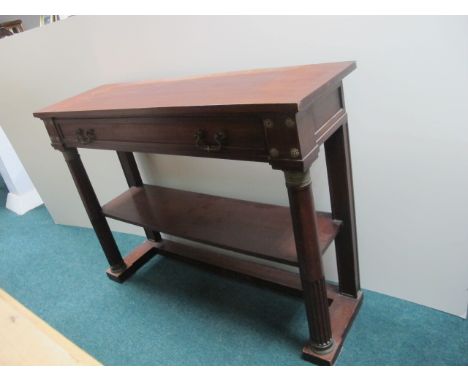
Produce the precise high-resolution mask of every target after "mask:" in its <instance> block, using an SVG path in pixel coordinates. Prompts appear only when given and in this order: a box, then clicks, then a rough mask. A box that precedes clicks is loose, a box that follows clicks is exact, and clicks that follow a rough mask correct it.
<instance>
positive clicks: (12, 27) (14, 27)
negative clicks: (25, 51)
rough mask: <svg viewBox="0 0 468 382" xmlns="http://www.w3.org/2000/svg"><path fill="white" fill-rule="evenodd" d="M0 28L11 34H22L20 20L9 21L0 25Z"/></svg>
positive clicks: (21, 22)
mask: <svg viewBox="0 0 468 382" xmlns="http://www.w3.org/2000/svg"><path fill="white" fill-rule="evenodd" d="M0 28H5V29H7V30H9V31H10V32H11V33H20V32H24V29H23V21H21V20H11V21H5V22H3V23H0Z"/></svg>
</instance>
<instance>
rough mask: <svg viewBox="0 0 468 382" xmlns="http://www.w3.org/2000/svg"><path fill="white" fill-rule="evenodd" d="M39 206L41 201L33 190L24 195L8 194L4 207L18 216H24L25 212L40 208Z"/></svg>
mask: <svg viewBox="0 0 468 382" xmlns="http://www.w3.org/2000/svg"><path fill="white" fill-rule="evenodd" d="M41 204H43V201H42V199H41V197H40V196H39V194H38V193H37V190H36V189H35V188H34V189H32V190H31V191H28V192H25V193H24V194H14V193H12V192H9V193H8V195H7V200H6V205H5V207H6V208H8V209H9V210H10V211H13V212H14V213H16V214H18V215H24V214H25V213H26V212H28V211H30V210H32V209H33V208H36V207H38V206H40V205H41Z"/></svg>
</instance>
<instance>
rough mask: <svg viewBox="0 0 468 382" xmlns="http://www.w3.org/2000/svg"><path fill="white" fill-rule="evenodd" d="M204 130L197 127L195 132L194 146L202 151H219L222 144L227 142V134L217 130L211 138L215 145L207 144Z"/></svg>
mask: <svg viewBox="0 0 468 382" xmlns="http://www.w3.org/2000/svg"><path fill="white" fill-rule="evenodd" d="M205 138H206V132H205V131H204V130H201V129H198V130H197V132H196V133H195V146H197V147H198V148H199V149H202V150H203V151H210V152H211V151H215V152H216V151H221V149H222V148H223V145H225V144H226V143H227V134H226V133H225V132H224V131H218V132H216V133H215V134H214V136H213V139H214V141H215V142H216V145H209V144H207V143H206V142H205Z"/></svg>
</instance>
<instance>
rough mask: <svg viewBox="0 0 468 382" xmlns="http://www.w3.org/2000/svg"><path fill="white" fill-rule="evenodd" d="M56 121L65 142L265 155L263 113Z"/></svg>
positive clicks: (206, 153) (176, 151)
mask: <svg viewBox="0 0 468 382" xmlns="http://www.w3.org/2000/svg"><path fill="white" fill-rule="evenodd" d="M56 125H57V127H58V129H59V131H60V133H61V134H62V140H63V142H64V144H65V146H67V147H89V148H104V149H115V150H128V151H142V152H155V153H157V152H160V153H168V154H171V153H173V154H182V155H184V154H185V155H194V156H219V157H226V156H232V155H233V156H239V155H240V156H246V157H247V159H252V155H253V156H257V157H259V159H258V160H261V158H263V157H265V158H266V146H265V136H264V129H263V125H262V120H261V119H260V118H259V117H252V116H240V117H229V118H227V117H203V118H201V117H196V118H188V117H178V118H125V119H122V118H115V119H107V118H106V119H97V118H96V119H62V120H57V121H56ZM241 159H242V158H241Z"/></svg>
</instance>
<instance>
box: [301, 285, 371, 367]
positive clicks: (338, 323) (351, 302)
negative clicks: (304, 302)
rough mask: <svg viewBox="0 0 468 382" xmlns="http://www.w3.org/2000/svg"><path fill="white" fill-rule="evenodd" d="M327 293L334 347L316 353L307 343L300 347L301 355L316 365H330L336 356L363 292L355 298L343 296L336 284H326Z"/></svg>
mask: <svg viewBox="0 0 468 382" xmlns="http://www.w3.org/2000/svg"><path fill="white" fill-rule="evenodd" d="M327 295H328V298H329V299H330V300H332V303H331V304H330V307H329V310H330V321H331V326H332V333H333V340H334V342H335V344H334V347H333V349H332V351H331V352H329V353H327V354H318V353H315V352H314V351H313V350H312V348H311V347H310V346H309V345H305V346H304V348H303V349H302V356H303V358H304V359H305V360H307V361H310V362H313V363H315V364H317V365H324V366H331V365H333V364H334V363H335V361H336V359H337V358H338V355H339V354H340V351H341V348H342V346H343V342H344V340H345V337H346V334H347V333H348V330H349V328H350V327H351V324H352V323H353V320H354V318H355V317H356V314H357V312H358V311H359V308H360V307H361V303H362V299H363V294H362V293H361V292H359V294H358V297H357V298H353V297H348V296H343V295H342V294H340V293H338V288H337V287H336V286H334V285H327Z"/></svg>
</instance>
